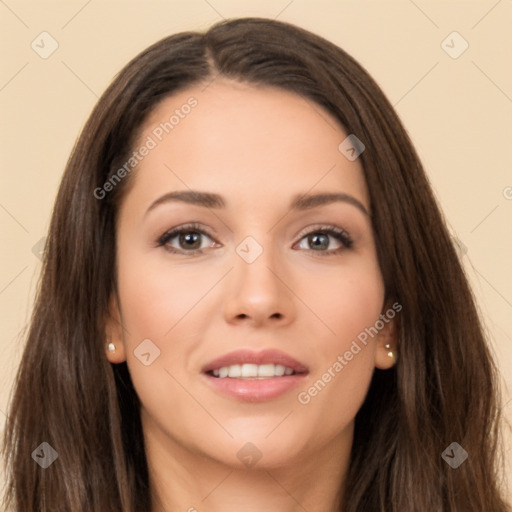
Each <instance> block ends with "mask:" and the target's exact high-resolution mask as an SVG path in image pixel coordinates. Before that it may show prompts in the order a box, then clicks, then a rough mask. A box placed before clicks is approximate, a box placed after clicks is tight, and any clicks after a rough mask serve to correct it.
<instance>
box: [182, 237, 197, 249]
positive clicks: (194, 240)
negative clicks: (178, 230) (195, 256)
mask: <svg viewBox="0 0 512 512" xmlns="http://www.w3.org/2000/svg"><path fill="white" fill-rule="evenodd" d="M198 240H199V236H198V234H197V233H195V234H191V233H185V234H182V235H181V236H180V243H184V245H188V246H189V248H192V249H195V248H196V247H193V246H192V245H193V244H194V243H195V245H197V242H198ZM189 242H192V244H190V243H189ZM199 245H201V244H200V243H199Z"/></svg>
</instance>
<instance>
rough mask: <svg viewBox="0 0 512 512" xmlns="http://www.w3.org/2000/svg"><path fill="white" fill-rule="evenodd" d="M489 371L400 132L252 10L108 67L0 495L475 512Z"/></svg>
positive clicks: (21, 384) (71, 181)
mask: <svg viewBox="0 0 512 512" xmlns="http://www.w3.org/2000/svg"><path fill="white" fill-rule="evenodd" d="M497 383H498V380H497V371H496V367H495V365H494V363H493V361H492V359H491V357H490V353H489V349H488V347H487V345H486V342H485V339H484V336H483V330H482V326H481V324H480V321H479V318H478V315H477V310H476V307H475V303H474V299H473V297H472V294H471V292H470V289H469V287H468V283H467V280H466V278H465V276H464V273H463V270H462V268H461V265H460V263H459V261H458V259H457V255H456V251H455V250H454V247H453V246H452V243H451V240H450V236H449V234H448V231H447V229H446V227H445V224H444V222H443V219H442V215H441V213H440V211H439V208H438V206H437V204H436V201H435V199H434V196H433V194H432V191H431V188H430V186H429V184H428V181H427V178H426V176H425V173H424V171H423V169H422V167H421V164H420V162H419V159H418V157H417V155H416V153H415V151H414V149H413V147H412V145H411V142H410V140H409V138H408V136H407V134H406V132H405V130H404V128H403V127H402V126H401V124H400V122H399V120H398V118H397V116H396V114H395V113H394V111H393V109H392V107H391V106H390V104H389V102H388V101H387V99H386V98H385V97H384V95H383V93H382V92H381V91H380V89H379V88H378V86H377V85H376V84H375V82H374V81H373V80H372V79H371V78H370V77H369V75H368V74H367V73H366V71H365V70H364V69H363V68H362V67H361V66H360V65H359V64H357V63H356V62H355V61H354V60H353V59H352V58H351V57H350V56H348V55H347V54H346V53H345V52H344V51H343V50H341V49H339V48H338V47H336V46H334V45H333V44H331V43H329V42H328V41H326V40H324V39H322V38H320V37H318V36H316V35H313V34H311V33H309V32H307V31H305V30H302V29H300V28H297V27H295V26H292V25H290V24H286V23H282V22H277V21H270V20H265V19H257V18H246V19H238V20H230V21H226V22H222V23H219V24H217V25H215V26H213V27H212V28H210V29H209V30H208V31H207V32H206V33H204V34H202V33H193V32H187V33H181V34H177V35H175V36H172V37H168V38H166V39H164V40H162V41H159V42H158V43H156V44H154V45H153V46H151V47H150V48H148V49H147V50H146V51H144V52H142V53H141V54H140V55H139V56H137V57H136V58H135V59H134V60H133V61H132V62H130V63H129V64H128V65H127V66H126V67H125V68H124V69H123V70H122V71H121V73H120V74H119V75H118V76H117V77H116V79H115V80H114V82H113V83H112V84H111V86H110V87H109V88H108V90H107V91H106V92H105V94H104V95H103V96H102V98H101V99H100V101H99V102H98V105H97V106H96V108H95V109H94V111H93V113H92V115H91V117H90V119H89V121H88V122H87V124H86V126H85V128H84V131H83V133H82V135H81V136H80V138H79V140H78V142H77V145H76V147H75V148H74V150H73V153H72V155H71V158H70V160H69V162H68V165H67V169H66V172H65V174H64V177H63V181H62V185H61V188H60V191H59V194H58V197H57V201H56V205H55V209H54V213H53V218H52V223H51V227H50V232H49V236H48V243H47V247H46V253H45V261H44V267H43V274H42V281H41V284H40V289H39V294H38V298H37V302H36V306H35V309H34V313H33V318H32V322H31V327H30V331H29V334H28V339H27V346H26V349H25V353H24V355H23V360H22V364H21V367H20V370H19V374H18V377H17V381H16V386H15V393H14V396H13V400H12V404H11V409H10V416H9V421H8V424H7V430H6V438H5V444H4V454H5V455H6V456H7V459H8V463H9V466H8V472H9V476H10V482H9V488H8V489H9V492H8V494H7V496H6V506H9V505H14V507H15V509H16V510H17V511H20V512H28V511H36V510H37V511H39V510H51V511H60V510H66V511H69V510H73V511H77V512H78V511H86V510H87V511H98V512H99V511H101V512H106V511H120V510H122V511H134V512H135V511H137V512H138V511H152V512H168V511H173V512H174V511H178V510H189V511H194V510H198V511H201V510H208V511H216V510H220V509H222V510H223V511H230V510H244V511H245V512H252V511H256V510H258V511H259V510H267V509H271V510H279V511H295V510H307V511H310V512H313V511H322V512H324V511H343V512H355V511H365V512H368V511H382V512H383V511H386V512H390V511H401V512H404V511H411V512H412V511H418V512H419V511H427V510H428V511H432V510H439V511H441V510H442V511H447V512H448V511H450V512H462V511H464V512H466V511H468V510H471V511H482V512H483V511H490V510H492V511H495V512H504V511H505V510H507V505H506V503H505V502H504V499H503V498H502V496H501V495H500V487H499V485H500V480H499V471H498V464H497V463H498V461H499V460H500V459H499V457H498V455H499V439H500V438H499V420H500V415H499V410H500V409H499V398H498V397H499V395H498V389H497Z"/></svg>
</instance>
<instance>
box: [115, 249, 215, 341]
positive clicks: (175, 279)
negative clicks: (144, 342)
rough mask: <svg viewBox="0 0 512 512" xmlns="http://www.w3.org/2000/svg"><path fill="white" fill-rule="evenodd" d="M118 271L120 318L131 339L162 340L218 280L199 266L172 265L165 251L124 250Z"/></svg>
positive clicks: (213, 274)
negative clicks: (151, 255)
mask: <svg viewBox="0 0 512 512" xmlns="http://www.w3.org/2000/svg"><path fill="white" fill-rule="evenodd" d="M162 251H163V250H162ZM118 272H119V274H118V275H119V294H120V297H121V303H122V307H123V319H124V321H125V327H126V330H127V332H128V333H129V339H131V341H132V342H136V341H137V339H139V338H141V337H142V338H151V339H153V338H154V339H155V340H163V339H164V338H165V337H166V335H168V333H169V331H170V330H171V329H173V327H174V326H175V325H176V324H177V323H178V322H179V321H180V320H181V319H182V318H184V317H185V316H186V315H187V314H188V312H189V311H191V309H192V308H193V307H194V305H195V304H197V302H198V301H199V300H200V299H201V297H203V296H204V295H205V294H206V293H207V291H208V290H209V289H210V288H211V287H212V286H213V285H214V284H215V282H216V281H217V280H218V276H217V275H216V274H215V273H214V272H211V271H207V272H202V271H201V269H200V267H195V266H193V265H188V266H183V267H180V266H177V265H172V266H171V265H169V262H168V261H166V259H165V255H162V257H158V258H148V257H147V255H144V254H135V253H133V254H126V255H124V257H123V258H120V261H119V269H118Z"/></svg>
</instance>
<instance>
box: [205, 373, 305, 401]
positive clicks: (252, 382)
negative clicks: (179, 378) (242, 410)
mask: <svg viewBox="0 0 512 512" xmlns="http://www.w3.org/2000/svg"><path fill="white" fill-rule="evenodd" d="M204 376H205V377H206V380H207V381H208V384H209V385H210V386H212V387H213V388H214V389H215V390H216V391H218V392H220V393H222V394H224V395H227V396H230V397H232V398H237V399H239V400H241V401H243V402H266V401H268V400H273V399H274V398H278V397H280V396H281V395H284V394H285V393H287V392H288V391H290V390H291V389H293V388H294V387H296V386H298V385H300V384H301V383H303V382H304V379H305V377H306V374H300V375H287V376H285V377H269V378H268V379H234V378H229V377H226V378H224V379H220V378H218V377H213V376H211V375H208V374H204Z"/></svg>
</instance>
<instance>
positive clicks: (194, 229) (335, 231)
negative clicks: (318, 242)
mask: <svg viewBox="0 0 512 512" xmlns="http://www.w3.org/2000/svg"><path fill="white" fill-rule="evenodd" d="M182 233H199V234H202V235H205V236H207V237H208V238H212V237H211V236H210V235H209V234H208V233H207V232H206V231H204V230H203V229H202V228H201V226H200V225H199V224H197V223H191V224H186V225H184V226H180V227H178V228H174V229H171V230H170V231H167V232H165V233H164V234H163V235H162V236H161V237H160V238H159V239H158V240H157V247H164V249H165V250H166V251H168V252H170V253H172V254H182V255H185V254H187V255H200V254H203V253H204V249H193V250H190V251H183V250H178V249H176V248H174V247H169V246H167V245H166V244H167V243H168V242H169V241H170V240H172V239H173V238H175V237H176V236H178V235H180V234H182ZM311 234H322V235H330V236H332V237H333V238H335V239H336V240H338V241H339V242H341V244H342V247H338V248H337V249H331V250H330V251H315V250H313V249H306V250H307V251H309V252H312V253H314V255H315V256H320V257H324V256H334V255H337V254H339V253H340V252H342V251H344V250H347V249H350V248H352V246H353V243H354V242H353V240H352V238H351V237H350V235H349V234H348V233H347V231H345V230H344V229H340V228H337V227H335V226H319V227H317V228H315V229H312V230H310V231H308V232H307V233H304V234H302V236H301V237H300V239H299V242H300V241H301V240H302V239H304V238H305V237H307V236H308V235H311ZM212 239H213V238H212Z"/></svg>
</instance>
